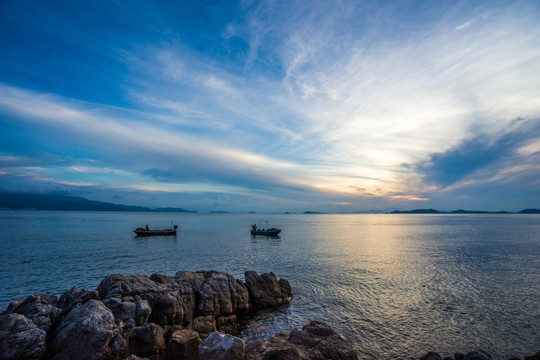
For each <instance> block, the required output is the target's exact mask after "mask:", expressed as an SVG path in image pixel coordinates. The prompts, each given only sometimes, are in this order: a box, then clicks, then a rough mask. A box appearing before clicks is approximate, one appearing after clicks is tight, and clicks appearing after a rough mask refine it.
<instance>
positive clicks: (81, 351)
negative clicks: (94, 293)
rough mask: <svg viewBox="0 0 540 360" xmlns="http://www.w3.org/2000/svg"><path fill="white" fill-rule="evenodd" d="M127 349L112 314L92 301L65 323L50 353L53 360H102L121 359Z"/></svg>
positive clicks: (65, 319)
mask: <svg viewBox="0 0 540 360" xmlns="http://www.w3.org/2000/svg"><path fill="white" fill-rule="evenodd" d="M125 348H126V341H125V340H124V338H123V337H122V336H121V329H119V328H118V327H117V326H116V324H115V322H114V316H113V314H112V313H111V311H110V310H109V309H108V308H107V307H106V306H105V305H103V303H102V302H101V301H99V300H93V299H92V300H89V301H88V302H86V303H85V304H84V305H81V306H78V307H76V308H74V309H73V310H71V312H70V313H69V314H68V315H67V316H66V317H65V318H64V319H63V320H62V321H61V323H60V325H59V326H58V328H57V329H56V331H55V334H54V337H53V339H52V342H51V344H50V349H48V351H49V352H50V358H51V359H52V360H71V359H78V360H98V359H121V358H123V355H124V352H125Z"/></svg>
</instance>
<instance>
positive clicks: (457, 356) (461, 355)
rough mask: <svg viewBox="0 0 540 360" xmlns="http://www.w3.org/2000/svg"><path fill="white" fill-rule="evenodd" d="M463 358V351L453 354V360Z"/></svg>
mask: <svg viewBox="0 0 540 360" xmlns="http://www.w3.org/2000/svg"><path fill="white" fill-rule="evenodd" d="M464 358H465V354H463V353H455V354H454V360H463V359H464Z"/></svg>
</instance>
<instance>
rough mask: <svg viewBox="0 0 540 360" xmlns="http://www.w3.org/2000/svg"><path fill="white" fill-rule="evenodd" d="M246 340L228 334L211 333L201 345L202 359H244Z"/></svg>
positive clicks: (200, 353) (200, 355) (200, 354)
mask: <svg viewBox="0 0 540 360" xmlns="http://www.w3.org/2000/svg"><path fill="white" fill-rule="evenodd" d="M244 355H245V344H244V340H242V339H239V338H237V337H234V336H232V335H228V334H221V333H218V332H213V333H211V334H210V335H209V336H208V337H207V338H206V340H204V341H203V342H202V343H201V344H200V345H199V359H200V360H244Z"/></svg>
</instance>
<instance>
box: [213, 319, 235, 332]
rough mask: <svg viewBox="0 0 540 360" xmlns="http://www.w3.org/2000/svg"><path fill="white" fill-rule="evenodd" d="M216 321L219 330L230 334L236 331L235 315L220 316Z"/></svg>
mask: <svg viewBox="0 0 540 360" xmlns="http://www.w3.org/2000/svg"><path fill="white" fill-rule="evenodd" d="M216 322H217V329H218V331H219V332H222V333H226V334H231V335H235V334H237V333H238V322H237V318H236V315H230V316H221V317H219V318H218V319H217V320H216Z"/></svg>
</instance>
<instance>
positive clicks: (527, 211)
mask: <svg viewBox="0 0 540 360" xmlns="http://www.w3.org/2000/svg"><path fill="white" fill-rule="evenodd" d="M387 214H540V209H524V210H521V211H518V212H510V211H480V210H463V209H459V210H453V211H439V210H434V209H415V210H403V211H401V210H395V211H392V212H390V213H387Z"/></svg>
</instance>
